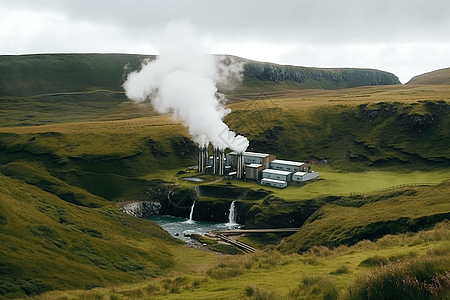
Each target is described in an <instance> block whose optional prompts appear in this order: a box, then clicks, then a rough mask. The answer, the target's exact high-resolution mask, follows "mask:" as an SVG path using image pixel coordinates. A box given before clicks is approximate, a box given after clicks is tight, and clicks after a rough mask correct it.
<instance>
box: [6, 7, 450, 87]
mask: <svg viewBox="0 0 450 300" xmlns="http://www.w3.org/2000/svg"><path fill="white" fill-rule="evenodd" d="M174 20H175V21H178V20H180V21H187V22H190V23H191V24H192V25H193V26H194V28H195V29H196V32H197V34H198V35H199V36H200V37H201V40H202V41H203V43H204V46H205V49H207V52H209V53H214V54H232V55H237V56H241V57H245V58H248V59H253V60H259V61H268V62H274V63H280V64H291V65H300V66H311V67H358V68H374V69H380V70H384V71H388V72H392V73H394V74H395V75H397V76H398V77H399V78H400V80H401V81H402V82H403V83H406V82H407V81H408V80H409V79H411V78H412V77H413V76H415V75H419V74H422V73H425V72H429V71H433V70H437V69H441V68H447V67H450V1H449V0H388V1H385V0H341V1H334V0H325V1H321V0H311V1H309V0H308V1H305V0H270V1H268V0H222V1H217V0H126V1H119V0H98V1H95V0H78V1H74V0H0V54H2V55H5V54H28V53H78V52H83V53H90V52H95V53H138V54H158V49H159V47H160V45H161V39H162V37H161V32H162V31H163V29H164V28H165V26H166V25H167V24H168V23H169V22H170V21H174Z"/></svg>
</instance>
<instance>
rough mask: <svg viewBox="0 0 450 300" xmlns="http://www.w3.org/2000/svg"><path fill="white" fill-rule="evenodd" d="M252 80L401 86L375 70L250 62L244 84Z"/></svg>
mask: <svg viewBox="0 0 450 300" xmlns="http://www.w3.org/2000/svg"><path fill="white" fill-rule="evenodd" d="M252 79H257V80H263V81H270V82H277V83H278V82H284V81H293V82H295V83H297V84H303V85H305V86H306V87H308V86H309V87H311V88H313V87H316V88H351V87H358V86H373V85H393V84H401V82H400V80H399V79H398V77H397V76H395V75H394V74H392V73H388V72H384V71H379V70H373V69H349V68H344V69H332V68H330V69H319V68H307V67H298V66H283V65H276V64H269V63H257V62H251V63H247V64H245V66H244V84H245V82H250V81H251V80H252Z"/></svg>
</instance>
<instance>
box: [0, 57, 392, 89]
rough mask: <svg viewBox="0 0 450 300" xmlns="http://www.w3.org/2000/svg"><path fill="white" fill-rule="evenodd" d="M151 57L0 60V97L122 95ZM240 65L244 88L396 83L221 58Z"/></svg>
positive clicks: (363, 72)
mask: <svg viewBox="0 0 450 300" xmlns="http://www.w3.org/2000/svg"><path fill="white" fill-rule="evenodd" d="M154 58H155V56H154V55H131V54H36V55H17V56H11V55H3V56H0V97H5V96H8V97H10V96H34V95H41V94H54V93H67V92H84V91H93V90H108V91H115V92H119V91H123V88H122V84H123V82H124V81H125V79H126V76H127V74H128V73H129V72H131V71H133V70H137V69H139V68H140V65H141V63H142V61H143V60H145V59H150V60H151V59H154ZM231 58H232V59H233V60H235V61H237V62H238V63H241V64H243V65H244V70H243V72H244V74H243V75H244V80H243V85H244V86H245V87H251V88H253V87H255V86H262V85H267V84H269V85H270V87H269V88H273V87H274V85H275V86H276V85H277V84H278V83H280V82H291V83H293V85H291V86H293V87H296V88H302V89H305V88H325V89H337V88H348V87H356V86H368V85H386V84H400V82H399V81H398V78H397V77H396V76H395V75H393V74H390V73H387V72H382V71H378V70H369V69H323V68H322V69H318V68H307V67H297V66H281V65H276V64H269V63H261V62H255V61H249V60H245V59H242V58H238V57H227V56H221V59H223V60H227V59H228V60H230V59H231Z"/></svg>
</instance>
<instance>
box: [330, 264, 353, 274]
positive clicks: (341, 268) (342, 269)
mask: <svg viewBox="0 0 450 300" xmlns="http://www.w3.org/2000/svg"><path fill="white" fill-rule="evenodd" d="M349 273H350V269H349V268H348V267H347V266H346V265H341V266H339V267H338V268H337V269H336V270H334V271H331V272H330V274H331V275H340V274H349Z"/></svg>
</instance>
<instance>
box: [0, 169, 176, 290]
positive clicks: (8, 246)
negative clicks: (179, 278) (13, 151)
mask: <svg viewBox="0 0 450 300" xmlns="http://www.w3.org/2000/svg"><path fill="white" fill-rule="evenodd" d="M8 167H10V168H12V166H11V165H10V166H8ZM18 169H19V171H23V172H27V171H28V172H30V171H34V173H36V174H38V175H36V176H35V177H33V178H31V175H30V177H27V178H26V179H27V180H28V181H30V183H29V184H28V183H26V182H24V181H22V180H18V179H13V178H10V177H7V176H4V175H2V174H0V194H1V201H0V212H1V222H0V239H1V243H0V262H1V263H0V270H1V271H0V282H1V283H0V297H1V296H5V295H8V297H18V296H24V295H35V294H40V293H42V292H45V291H48V290H53V289H74V288H77V289H84V288H86V289H89V288H92V287H96V286H103V285H110V284H111V283H116V284H118V283H124V282H134V281H136V280H142V279H143V278H149V277H155V276H158V275H160V274H162V273H163V272H165V271H167V270H170V269H171V268H173V267H174V264H175V262H174V258H173V255H172V253H171V250H170V249H171V247H173V246H174V245H176V244H177V243H178V241H177V240H175V239H173V238H172V237H170V235H169V234H167V233H166V232H165V231H163V230H162V229H161V228H159V227H158V226H156V225H155V224H153V223H151V222H148V221H145V220H141V219H137V218H133V217H131V216H128V215H125V214H123V213H120V212H118V211H117V209H116V207H115V206H109V205H103V206H102V207H101V208H95V209H93V208H88V207H86V206H83V205H82V203H81V204H80V205H76V204H73V201H68V202H71V203H68V202H66V201H67V200H66V199H64V198H60V197H63V195H62V194H61V193H63V194H64V193H67V192H66V191H62V190H64V189H65V188H66V185H64V184H61V185H59V182H58V181H56V180H55V181H52V179H51V177H48V180H47V181H46V180H42V178H39V177H38V176H41V174H39V172H40V171H39V170H31V169H27V170H25V169H20V167H18ZM2 172H3V170H2ZM42 176H43V177H45V176H46V174H42ZM33 180H35V181H36V182H39V184H37V185H36V186H35V185H33V182H31V181H33ZM47 189H48V192H47V191H45V190H47ZM76 192H79V193H81V195H82V196H84V195H89V194H88V193H86V192H85V191H80V190H79V189H78V190H76ZM58 196H59V197H58ZM89 196H90V197H91V198H92V199H86V200H87V201H89V203H96V206H99V205H101V204H104V202H105V201H104V200H103V201H101V200H99V199H98V197H95V196H93V195H89ZM89 196H88V197H89ZM62 200H66V201H62ZM90 201H98V202H90Z"/></svg>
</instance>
